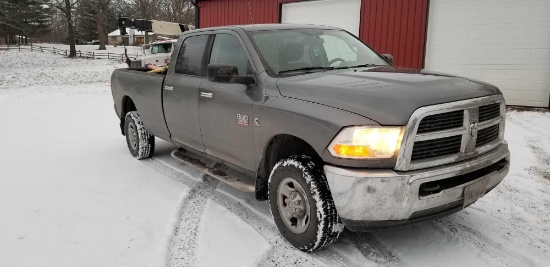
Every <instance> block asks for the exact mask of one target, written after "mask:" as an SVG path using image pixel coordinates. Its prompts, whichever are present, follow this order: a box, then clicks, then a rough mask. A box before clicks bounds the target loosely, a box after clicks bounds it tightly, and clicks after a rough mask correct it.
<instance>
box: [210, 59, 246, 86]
mask: <svg viewBox="0 0 550 267" xmlns="http://www.w3.org/2000/svg"><path fill="white" fill-rule="evenodd" d="M206 77H207V78H208V80H209V81H211V82H215V83H238V84H244V85H250V84H254V83H255V81H254V78H253V77H249V76H239V69H238V68H237V66H235V65H231V64H209V65H208V67H206Z"/></svg>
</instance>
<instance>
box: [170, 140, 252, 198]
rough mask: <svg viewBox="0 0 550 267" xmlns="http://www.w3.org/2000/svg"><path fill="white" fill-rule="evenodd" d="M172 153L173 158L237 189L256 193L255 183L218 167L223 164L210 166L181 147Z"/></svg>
mask: <svg viewBox="0 0 550 267" xmlns="http://www.w3.org/2000/svg"><path fill="white" fill-rule="evenodd" d="M171 155H172V157H173V158H175V159H177V160H179V161H181V162H183V163H186V164H189V165H191V166H193V167H195V168H197V169H198V170H200V171H201V172H202V173H204V174H206V175H208V176H210V177H213V178H216V179H218V180H220V181H221V182H223V183H225V184H227V185H229V186H231V187H233V188H235V189H238V190H240V191H243V192H249V193H254V192H255V191H256V187H255V185H253V184H248V183H245V182H243V181H241V180H240V179H239V178H236V177H233V176H229V175H228V174H226V173H225V172H224V171H223V170H221V169H220V168H218V167H221V166H222V165H221V164H214V166H212V167H208V166H207V165H206V164H205V163H204V162H202V161H200V160H198V159H196V158H193V157H191V156H189V155H188V154H186V153H185V151H184V150H180V149H176V150H174V151H172V153H171Z"/></svg>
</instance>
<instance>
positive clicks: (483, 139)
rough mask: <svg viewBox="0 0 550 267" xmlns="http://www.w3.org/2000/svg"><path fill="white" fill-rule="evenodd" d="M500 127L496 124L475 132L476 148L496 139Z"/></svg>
mask: <svg viewBox="0 0 550 267" xmlns="http://www.w3.org/2000/svg"><path fill="white" fill-rule="evenodd" d="M499 130H500V127H499V125H498V124H495V125H493V126H490V127H488V128H485V129H481V130H479V131H478V132H477V140H476V147H478V146H482V145H485V144H487V143H489V142H491V141H493V140H495V139H497V138H498V133H499Z"/></svg>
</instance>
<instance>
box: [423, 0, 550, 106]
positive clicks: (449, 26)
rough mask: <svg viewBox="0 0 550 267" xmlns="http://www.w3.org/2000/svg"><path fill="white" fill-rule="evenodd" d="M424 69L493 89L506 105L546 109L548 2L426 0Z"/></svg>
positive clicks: (549, 73)
mask: <svg viewBox="0 0 550 267" xmlns="http://www.w3.org/2000/svg"><path fill="white" fill-rule="evenodd" d="M426 45H427V47H426V68H427V69H434V70H438V71H444V72H448V73H452V74H457V75H462V76H466V77H470V78H474V79H478V80H482V81H486V82H489V83H492V84H494V85H497V86H498V87H499V88H500V89H501V90H502V91H503V93H504V96H505V98H506V101H507V104H509V105H522V106H538V107H548V101H549V97H550V0H521V1H517V0H461V1H456V0H432V1H430V11H429V20H428V39H427V44H426Z"/></svg>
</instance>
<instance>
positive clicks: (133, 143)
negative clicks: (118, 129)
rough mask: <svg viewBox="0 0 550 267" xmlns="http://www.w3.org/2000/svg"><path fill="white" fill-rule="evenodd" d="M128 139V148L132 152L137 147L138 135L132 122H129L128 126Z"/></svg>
mask: <svg viewBox="0 0 550 267" xmlns="http://www.w3.org/2000/svg"><path fill="white" fill-rule="evenodd" d="M127 134H128V139H129V140H130V147H132V149H133V150H136V149H137V147H138V143H139V141H138V133H137V130H136V125H135V124H134V122H130V123H129V124H128V133H127Z"/></svg>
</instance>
